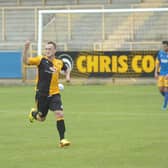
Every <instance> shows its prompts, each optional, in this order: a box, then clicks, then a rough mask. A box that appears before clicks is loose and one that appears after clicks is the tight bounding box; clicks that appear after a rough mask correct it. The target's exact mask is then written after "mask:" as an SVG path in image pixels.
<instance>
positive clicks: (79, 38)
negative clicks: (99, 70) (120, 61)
mask: <svg viewBox="0 0 168 168" xmlns="http://www.w3.org/2000/svg"><path fill="white" fill-rule="evenodd" d="M153 2H156V1H153V0H63V1H55V0H37V1H33V0H30V1H27V0H17V1H14V0H9V1H5V0H1V1H0V5H1V8H0V24H1V25H2V26H1V27H0V41H1V42H2V43H3V44H5V43H6V44H8V43H14V44H16V42H17V43H22V42H24V41H25V39H28V38H29V39H30V40H31V41H33V42H34V43H37V12H38V9H46V8H47V9H50V8H51V6H52V9H53V8H54V9H57V8H61V9H67V8H76V7H78V8H130V7H133V6H134V4H135V7H143V6H144V5H145V7H149V6H151V3H152V6H154V4H153ZM166 2H167V1H166V0H158V1H157V3H156V5H155V6H154V7H159V6H163V5H164V3H165V5H166ZM76 5H77V6H76ZM137 16H138V17H139V20H138V21H136V19H135V18H136V17H137ZM166 18H167V14H166V13H164V14H163V15H162V16H159V15H157V14H153V13H150V14H147V13H144V14H143V15H141V14H137V15H133V14H128V13H127V14H124V17H123V15H122V14H120V15H118V14H105V15H104V21H103V23H102V15H101V14H94V15H92V16H91V15H89V14H79V15H78V16H77V15H71V16H70V21H69V18H68V16H67V15H64V14H61V15H56V16H54V15H48V16H47V15H46V16H45V18H44V25H43V29H44V41H46V40H48V39H51V40H54V41H57V42H59V43H66V45H67V48H68V50H80V49H81V50H93V49H95V48H96V47H94V46H96V45H97V44H98V45H97V46H98V49H102V48H103V49H105V50H114V49H118V48H119V49H123V50H128V49H129V48H130V43H134V42H135V45H134V46H138V45H137V44H138V43H137V42H142V43H143V42H145V44H146V43H147V42H149V47H150V44H151V42H152V43H153V42H154V41H155V42H160V40H161V39H163V38H165V37H166V38H167V36H168V33H165V32H164V30H163V31H162V26H161V25H162V24H163V23H164V20H165V19H166ZM81 20H82V22H81ZM95 20H96V22H94V21H95ZM93 22H94V24H93ZM133 22H134V23H133ZM102 24H103V26H104V27H103V26H102ZM158 25H160V27H158ZM95 27H96V29H95ZM130 27H131V29H130ZM144 32H146V35H145V36H144V35H143V34H144ZM102 41H103V43H102ZM157 44H158V43H157ZM1 45H2V44H1ZM81 46H82V48H81ZM141 47H142V48H143V45H141ZM9 49H10V48H9Z"/></svg>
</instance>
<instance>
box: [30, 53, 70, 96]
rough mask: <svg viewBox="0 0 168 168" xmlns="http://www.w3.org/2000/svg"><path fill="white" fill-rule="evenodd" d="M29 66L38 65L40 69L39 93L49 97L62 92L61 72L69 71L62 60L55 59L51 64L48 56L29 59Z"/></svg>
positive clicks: (37, 88) (38, 77)
mask: <svg viewBox="0 0 168 168" xmlns="http://www.w3.org/2000/svg"><path fill="white" fill-rule="evenodd" d="M28 64H29V65H36V66H37V68H38V75H37V86H36V90H37V91H39V92H40V93H42V94H45V95H48V96H51V95H54V94H57V93H59V92H60V91H59V87H58V79H59V73H60V71H61V70H64V71H66V70H67V67H66V65H65V64H64V63H63V61H62V60H59V59H56V58H54V59H53V60H52V62H51V61H50V60H48V58H47V57H46V56H37V57H29V58H28Z"/></svg>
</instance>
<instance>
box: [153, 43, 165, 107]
mask: <svg viewBox="0 0 168 168" xmlns="http://www.w3.org/2000/svg"><path fill="white" fill-rule="evenodd" d="M162 44H163V49H161V50H160V51H159V52H158V54H157V59H156V67H155V74H154V75H155V78H156V79H157V80H158V87H159V91H160V93H161V94H162V96H163V97H164V103H163V106H162V109H163V110H166V109H167V104H168V41H163V42H162Z"/></svg>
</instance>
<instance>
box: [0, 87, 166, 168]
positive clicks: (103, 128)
mask: <svg viewBox="0 0 168 168" xmlns="http://www.w3.org/2000/svg"><path fill="white" fill-rule="evenodd" d="M0 93H1V96H0V104H1V105H0V107H1V108H0V128H1V132H0V165H1V167H2V168H167V167H168V111H167V112H166V111H161V110H160V107H161V104H162V99H163V98H162V97H161V96H160V94H159V92H158V90H157V88H156V86H149V85H144V86H103V85H100V86H93V85H92V86H65V90H64V91H63V92H62V100H63V104H64V111H65V121H66V127H67V132H66V136H67V138H68V139H69V140H71V142H72V146H70V147H68V148H66V149H60V148H58V146H57V145H58V140H59V138H58V133H57V131H56V126H55V119H54V114H53V113H52V112H49V115H48V117H47V120H46V121H45V122H43V123H39V122H35V123H33V124H31V123H29V121H28V118H27V115H28V112H29V110H30V108H31V107H33V106H34V87H33V86H1V88H0Z"/></svg>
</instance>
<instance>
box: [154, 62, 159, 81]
mask: <svg viewBox="0 0 168 168" xmlns="http://www.w3.org/2000/svg"><path fill="white" fill-rule="evenodd" d="M158 71H159V63H158V64H156V67H155V72H154V76H155V79H158V76H159V75H158Z"/></svg>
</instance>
